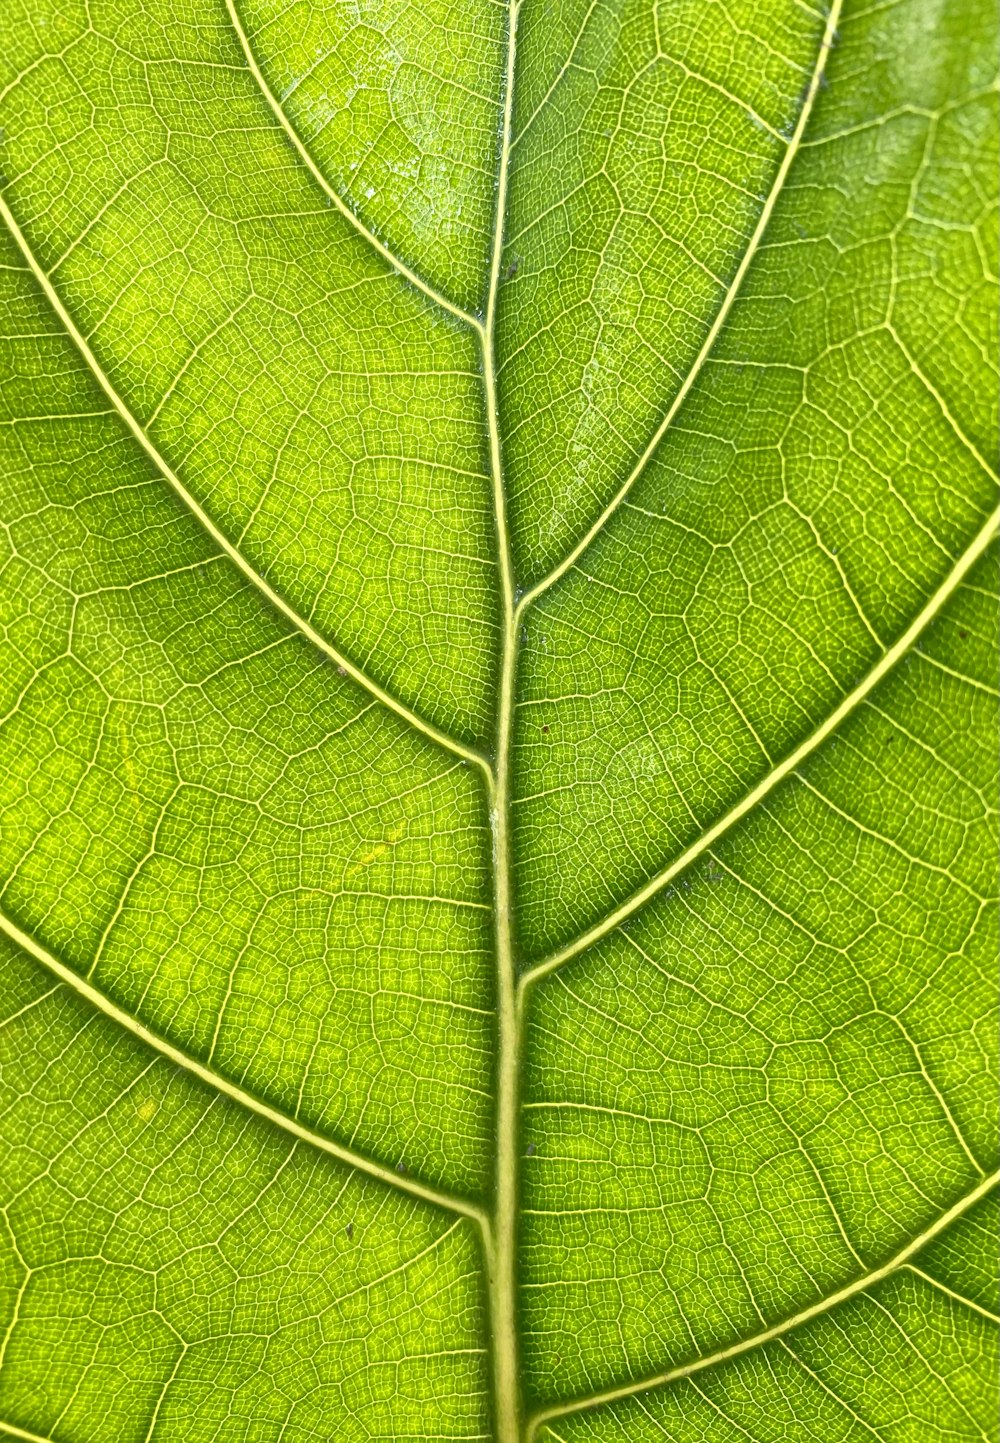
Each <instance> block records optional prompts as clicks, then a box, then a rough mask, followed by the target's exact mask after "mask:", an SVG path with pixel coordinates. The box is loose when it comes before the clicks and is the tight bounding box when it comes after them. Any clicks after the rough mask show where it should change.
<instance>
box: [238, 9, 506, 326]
mask: <svg viewBox="0 0 1000 1443" xmlns="http://www.w3.org/2000/svg"><path fill="white" fill-rule="evenodd" d="M226 9H227V11H228V12H229V19H230V22H231V24H232V27H233V30H234V31H235V32H236V38H237V40H238V41H239V43H240V49H241V50H242V51H243V55H244V57H245V59H246V62H247V68H248V69H249V71H250V73H251V75H252V76H253V78H254V80H255V81H256V82H257V86H258V88H259V89H260V92H261V94H262V95H263V97H264V99H265V101H266V102H267V104H268V107H269V108H270V110H271V112H272V114H273V115H274V118H275V119H276V120H277V122H278V124H279V125H280V127H281V129H282V130H283V131H284V133H285V135H286V136H287V137H288V140H289V141H290V143H291V144H292V146H293V147H294V149H295V152H296V154H297V155H298V157H299V159H300V160H301V161H302V164H303V165H304V166H305V167H306V169H307V170H308V171H309V174H310V175H311V176H312V178H313V180H315V181H316V183H317V185H318V186H319V187H320V189H321V190H322V191H323V193H324V195H326V196H327V197H328V199H329V200H330V203H331V204H332V205H333V206H334V207H335V208H336V209H337V210H338V211H339V212H340V214H341V215H342V216H343V217H344V219H345V220H346V221H348V222H349V223H350V225H351V226H353V228H354V229H355V230H356V231H357V233H358V235H359V236H361V238H362V239H363V240H365V241H367V243H368V244H369V245H370V246H371V247H372V249H373V250H375V251H377V252H378V254H379V255H380V256H381V257H382V259H383V260H384V261H386V262H387V263H388V264H389V265H390V266H391V267H392V269H393V270H394V271H396V272H397V274H398V275H401V276H402V277H403V278H404V280H407V281H409V283H410V285H411V286H413V287H414V288H415V289H416V290H418V291H420V292H421V293H422V294H423V295H425V296H426V297H427V299H428V300H429V301H433V303H434V304H435V305H436V306H439V307H440V308H441V310H443V311H447V312H448V313H449V315H452V316H454V317H455V318H456V320H459V321H461V322H462V323H463V324H464V325H467V326H471V327H472V328H473V329H474V330H477V331H479V330H481V329H482V322H481V321H480V319H479V317H478V316H474V315H473V314H472V313H471V311H466V310H463V309H462V307H461V306H458V305H456V304H455V302H454V301H450V300H449V299H448V297H447V296H445V295H443V294H442V293H441V292H440V291H438V290H436V289H435V288H434V286H432V285H431V284H430V282H429V281H425V280H424V278H423V276H421V275H418V274H417V272H416V271H415V270H413V269H412V267H410V266H408V265H407V264H406V262H405V261H403V260H401V259H400V258H399V256H397V255H395V254H394V253H393V252H392V251H391V250H390V249H389V247H388V246H387V245H386V244H385V243H384V242H383V241H380V240H379V238H378V236H377V235H376V234H375V232H374V231H372V230H369V229H368V227H367V226H366V225H365V223H364V221H362V220H361V219H360V218H359V217H358V216H357V215H355V213H354V211H353V210H352V209H351V207H350V206H349V205H348V204H347V202H346V201H345V200H344V198H343V196H341V195H340V194H339V192H337V191H336V190H334V188H333V186H331V185H330V183H329V181H328V180H327V179H326V176H325V175H324V174H323V172H322V171H321V170H320V168H319V166H318V165H317V164H316V162H315V161H314V160H313V158H312V156H311V155H310V154H309V152H308V150H307V149H306V147H305V145H304V144H303V143H302V140H301V138H300V137H299V134H298V132H297V131H296V130H295V128H294V126H293V125H292V123H291V121H290V120H289V119H288V116H287V115H286V114H285V111H284V108H283V106H282V104H281V102H280V101H279V100H278V97H277V96H276V95H275V94H274V91H273V90H272V89H271V87H270V85H268V83H267V80H266V79H265V78H264V74H263V72H262V70H261V68H260V66H259V65H258V64H257V57H256V56H255V55H254V53H253V50H252V49H251V46H250V37H249V36H248V35H247V33H246V30H245V29H244V28H243V22H242V20H241V19H240V16H239V12H238V11H237V9H236V5H235V0H226Z"/></svg>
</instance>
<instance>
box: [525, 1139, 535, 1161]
mask: <svg viewBox="0 0 1000 1443" xmlns="http://www.w3.org/2000/svg"><path fill="white" fill-rule="evenodd" d="M525 1155H526V1156H527V1157H534V1155H535V1144H534V1143H533V1142H529V1143H528V1151H527V1153H526V1154H525Z"/></svg>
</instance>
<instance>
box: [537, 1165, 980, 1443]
mask: <svg viewBox="0 0 1000 1443" xmlns="http://www.w3.org/2000/svg"><path fill="white" fill-rule="evenodd" d="M998 1183H1000V1172H994V1173H991V1174H990V1176H989V1177H987V1178H984V1179H983V1180H982V1182H980V1183H977V1185H976V1186H975V1187H974V1188H972V1189H971V1190H970V1191H969V1192H967V1193H966V1194H965V1195H964V1196H963V1197H961V1198H959V1199H958V1201H957V1202H956V1203H953V1204H952V1206H951V1207H950V1208H947V1209H946V1210H945V1211H944V1212H943V1213H940V1214H939V1215H938V1217H936V1218H935V1219H934V1221H933V1222H932V1223H931V1224H930V1226H929V1227H927V1228H925V1229H924V1230H923V1232H921V1233H918V1234H917V1236H916V1237H915V1238H912V1239H911V1240H910V1242H908V1243H907V1244H906V1246H905V1247H904V1248H901V1249H900V1250H899V1252H898V1253H896V1254H894V1256H893V1257H891V1258H890V1259H889V1260H888V1262H886V1263H883V1264H882V1266H881V1267H879V1268H873V1269H872V1270H871V1271H870V1272H868V1273H863V1274H862V1275H861V1276H860V1277H858V1278H855V1279H854V1281H853V1282H851V1283H847V1284H846V1285H845V1286H844V1287H842V1288H838V1289H837V1290H836V1291H835V1292H832V1293H828V1294H827V1295H826V1297H825V1298H820V1299H819V1300H818V1301H817V1302H815V1303H811V1304H810V1305H809V1306H808V1307H807V1308H802V1309H800V1311H799V1312H797V1313H793V1314H792V1315H791V1316H790V1317H788V1318H783V1319H782V1320H781V1322H778V1323H774V1324H773V1325H772V1326H771V1327H769V1328H765V1329H763V1330H762V1331H761V1332H759V1333H754V1334H752V1335H751V1336H750V1337H749V1338H741V1339H740V1340H739V1342H736V1343H731V1344H730V1345H729V1346H728V1347H725V1348H719V1349H718V1350H716V1351H715V1352H713V1353H706V1354H705V1355H703V1356H702V1357H700V1358H695V1359H693V1360H692V1361H691V1362H689V1363H682V1364H681V1365H680V1366H678V1367H676V1368H667V1369H665V1370H664V1371H663V1372H662V1373H653V1374H651V1375H650V1376H649V1377H646V1378H639V1379H637V1380H636V1381H635V1382H631V1383H623V1384H622V1385H621V1386H620V1387H617V1388H606V1389H604V1390H602V1391H601V1392H599V1393H591V1394H589V1395H588V1396H587V1397H585V1398H576V1399H574V1400H572V1401H571V1402H569V1403H558V1404H555V1405H554V1406H553V1407H551V1408H543V1409H541V1410H540V1411H539V1412H537V1413H535V1414H534V1415H533V1417H531V1418H530V1419H529V1420H528V1428H527V1437H526V1443H533V1440H534V1439H535V1438H536V1437H537V1435H538V1431H539V1429H541V1428H543V1427H544V1426H545V1425H546V1424H547V1423H550V1422H555V1421H556V1419H558V1418H566V1417H569V1416H571V1415H572V1414H574V1413H584V1412H589V1411H590V1409H592V1408H600V1407H602V1406H603V1405H605V1404H608V1403H617V1402H621V1401H623V1400H624V1399H626V1398H631V1397H634V1396H635V1395H636V1394H637V1393H646V1392H649V1391H650V1389H653V1388H662V1387H665V1386H666V1385H667V1384H669V1383H676V1382H680V1381H681V1379H683V1378H690V1377H691V1376H692V1375H693V1374H695V1373H701V1372H703V1371H704V1370H705V1369H706V1368H711V1367H714V1366H715V1365H716V1364H718V1363H725V1362H728V1361H729V1360H730V1359H731V1358H738V1357H740V1356H741V1354H743V1353H749V1352H751V1351H753V1350H754V1349H756V1348H761V1347H763V1346H764V1345H765V1344H766V1343H770V1342H773V1341H774V1340H775V1339H776V1338H781V1337H783V1336H784V1335H785V1334H786V1333H790V1332H791V1331H792V1329H793V1328H799V1327H801V1326H802V1325H803V1324H804V1323H808V1322H811V1321H812V1319H813V1318H818V1317H822V1315H823V1314H824V1313H828V1312H830V1310H831V1309H833V1308H836V1307H838V1306H839V1305H840V1304H841V1303H845V1302H847V1301H848V1299H850V1298H853V1297H857V1295H858V1294H859V1293H863V1292H867V1291H868V1290H869V1289H870V1288H873V1287H875V1285H876V1284H877V1283H880V1282H883V1281H884V1280H885V1279H886V1278H888V1277H891V1275H892V1274H893V1273H895V1272H898V1271H899V1269H900V1268H903V1267H906V1266H907V1265H908V1264H909V1261H910V1259H911V1258H913V1257H915V1256H916V1254H917V1253H919V1252H920V1251H921V1250H922V1249H923V1248H925V1247H927V1245H928V1243H930V1242H933V1240H934V1239H935V1238H936V1237H938V1236H939V1235H940V1234H941V1233H943V1232H944V1231H945V1230H946V1229H947V1228H949V1227H950V1226H951V1224H952V1223H953V1222H956V1221H957V1220H958V1218H960V1217H962V1215H963V1214H964V1213H967V1212H968V1211H969V1209H970V1208H972V1207H974V1206H975V1205H976V1203H977V1202H980V1201H981V1200H982V1199H983V1198H984V1197H986V1196H987V1195H988V1194H989V1193H990V1192H992V1191H993V1189H994V1188H995V1187H996V1186H997V1184H998Z"/></svg>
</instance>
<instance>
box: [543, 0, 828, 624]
mask: <svg viewBox="0 0 1000 1443" xmlns="http://www.w3.org/2000/svg"><path fill="white" fill-rule="evenodd" d="M842 4H843V0H833V4H832V5H831V6H830V13H829V15H828V16H827V20H826V27H825V29H824V31H823V38H822V39H821V41H820V44H819V51H818V53H817V56H816V63H815V65H814V67H813V72H812V76H811V78H810V81H809V88H808V90H807V91H806V95H805V99H804V100H803V102H802V108H801V109H800V111H799V116H798V120H797V121H796V124H795V129H794V130H793V131H792V134H791V137H790V139H789V141H788V144H787V146H786V148H785V153H784V155H783V156H782V158H781V164H780V165H779V166H778V169H777V173H776V174H775V177H774V180H773V182H772V184H771V189H770V191H769V192H768V196H767V199H766V201H765V202H764V206H763V209H762V210H761V213H760V215H759V217H758V219H757V224H756V226H755V227H754V230H753V234H752V235H751V237H750V240H749V243H748V245H747V248H746V250H745V251H744V253H743V257H742V259H741V261H740V263H739V266H738V267H737V270H736V274H735V276H734V277H733V279H732V281H731V282H730V284H729V289H728V290H727V291H726V294H725V295H724V296H723V298H722V303H721V305H720V306H719V309H718V310H717V311H716V313H715V319H714V320H713V322H712V324H711V326H710V327H709V331H708V334H707V335H706V337H705V339H704V341H703V343H702V346H701V349H700V350H699V352H698V354H697V355H696V356H695V358H694V361H693V362H692V364H691V367H690V369H689V370H688V372H687V374H686V376H685V377H684V380H683V382H682V383H681V385H680V388H679V389H678V391H677V393H676V395H675V396H674V399H673V400H672V401H671V403H670V406H669V408H668V410H667V413H666V415H665V416H664V417H663V419H662V421H661V422H660V424H659V425H658V426H657V428H656V430H655V431H654V432H653V435H652V436H651V438H650V440H649V441H648V442H647V444H646V448H645V450H644V451H643V452H642V455H641V456H640V457H639V459H638V460H637V461H636V463H635V465H634V466H633V467H632V470H631V471H630V472H629V474H628V476H627V477H626V479H625V481H624V482H623V483H622V485H621V486H620V487H619V488H618V490H617V491H616V492H615V494H614V496H612V498H611V500H610V501H609V502H608V504H607V505H606V506H605V508H604V510H603V511H602V512H601V513H600V515H599V516H598V517H597V519H596V521H594V523H593V524H592V525H591V526H590V527H589V528H588V530H587V531H585V532H584V534H583V536H581V538H580V540H579V541H578V542H577V543H576V545H575V546H573V548H572V549H571V550H570V551H568V552H567V553H566V555H565V556H564V557H563V559H562V561H560V562H559V563H558V565H557V566H555V567H553V569H552V570H551V571H550V572H549V573H548V575H547V576H543V577H542V579H541V581H538V582H536V584H535V585H534V586H532V587H530V588H529V589H528V590H527V591H526V592H525V593H524V595H523V596H522V597H521V600H520V603H519V606H518V613H519V618H520V614H521V613H523V612H524V611H525V610H526V609H527V608H528V607H529V606H531V605H532V603H533V602H535V601H537V600H538V598H539V597H540V596H541V595H542V594H543V592H546V591H548V589H549V587H550V586H554V585H555V583H556V582H557V581H559V580H560V579H561V578H562V577H563V576H565V574H566V572H567V571H569V570H570V568H571V567H572V566H575V564H576V562H577V561H578V560H579V559H580V557H581V556H582V555H583V553H584V551H586V549H587V547H588V546H589V545H590V543H591V542H592V541H593V540H595V538H596V537H597V536H598V535H599V534H600V533H601V531H603V529H604V527H605V526H606V525H607V523H608V521H609V520H610V519H611V517H612V516H613V515H614V513H615V512H616V511H617V510H618V507H619V506H620V505H621V503H622V502H623V501H624V500H625V497H626V496H627V495H628V494H629V492H630V491H631V490H632V487H633V486H634V485H635V483H636V482H637V481H638V479H639V477H640V476H641V475H642V473H643V472H644V471H645V469H646V466H647V465H648V464H649V461H650V460H651V458H652V456H653V454H654V452H655V451H656V449H657V447H658V446H659V444H660V442H661V441H662V440H663V437H664V435H665V434H666V432H667V431H668V429H669V428H670V426H671V425H672V424H673V422H674V418H675V417H676V416H677V413H678V412H679V411H680V409H681V407H682V406H683V404H684V402H685V401H686V400H687V397H688V395H689V393H690V391H691V388H692V387H693V386H694V383H695V381H696V380H697V379H698V376H699V375H700V374H701V370H702V367H703V366H704V364H705V362H706V360H707V359H708V356H709V354H710V353H711V351H712V350H713V348H714V346H715V343H716V341H717V340H718V338H719V334H720V332H721V330H722V328H723V326H724V325H725V323H726V320H727V318H728V316H729V313H730V311H731V310H732V308H733V305H734V303H735V301H736V298H737V296H738V295H739V293H740V291H741V289H742V287H743V282H744V280H745V279H746V275H747V272H748V271H749V269H750V266H751V264H752V262H753V259H754V257H755V255H756V254H757V251H758V249H759V247H760V243H761V240H762V239H763V236H764V233H765V231H766V230H767V228H768V226H769V225H770V223H771V216H772V214H773V212H774V208H775V206H776V205H777V202H778V197H779V196H780V195H781V192H782V190H783V189H784V186H785V181H786V180H787V179H788V174H789V171H790V170H791V168H792V164H793V162H794V160H795V157H796V155H797V154H798V152H799V149H800V147H801V144H802V138H803V136H804V134H805V131H806V127H807V125H808V124H809V118H810V116H811V115H812V111H813V106H814V105H815V102H816V96H817V94H818V93H819V88H820V85H821V83H822V80H823V73H824V71H825V69H826V62H827V57H828V56H829V54H830V51H831V49H832V48H833V42H834V37H835V35H836V31H837V25H838V24H839V21H840V11H841V7H842Z"/></svg>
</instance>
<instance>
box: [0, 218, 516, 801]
mask: <svg viewBox="0 0 1000 1443" xmlns="http://www.w3.org/2000/svg"><path fill="white" fill-rule="evenodd" d="M0 216H2V218H3V221H4V224H5V225H6V226H7V229H8V230H9V231H10V234H11V237H12V238H13V240H14V242H15V243H16V245H17V247H18V249H19V250H20V252H21V254H22V255H23V257H24V259H25V262H26V263H27V265H28V268H29V270H30V271H31V273H32V275H33V276H34V277H35V280H36V281H37V283H38V285H39V286H40V287H41V289H42V291H43V292H44V294H45V297H46V299H47V300H48V302H49V304H50V306H51V307H52V309H53V310H54V311H55V313H56V315H57V316H58V317H59V320H60V321H61V323H62V325H63V327H64V328H65V330H66V333H67V335H68V336H69V338H70V340H71V341H72V342H73V344H74V345H75V346H76V349H77V350H78V351H79V353H80V355H81V357H82V358H83V360H84V362H85V364H86V365H87V367H88V369H89V370H90V372H91V374H92V375H93V377H94V379H95V380H96V382H97V383H98V385H99V386H100V388H101V390H102V391H103V392H104V394H105V395H106V396H107V398H108V400H109V401H110V402H111V404H112V406H113V407H114V409H115V411H116V412H117V413H118V415H119V416H120V417H121V419H122V421H124V423H125V425H126V426H127V427H128V429H129V431H130V432H131V433H132V435H133V436H134V437H135V439H136V440H137V441H138V443H139V445H140V446H141V447H142V449H143V451H144V452H145V453H146V455H147V456H148V457H149V459H150V460H151V461H152V463H153V465H154V466H155V467H156V469H157V470H158V471H159V472H160V474H161V475H162V476H163V478H164V479H165V480H166V481H167V482H168V483H169V485H170V487H171V488H172V490H173V491H174V492H175V493H176V494H177V496H179V497H180V499H181V500H182V501H183V502H184V505H185V506H186V507H187V508H188V510H189V511H190V512H191V513H192V515H193V516H194V517H195V518H196V519H197V520H198V521H199V522H200V524H201V525H202V526H203V527H204V529H205V531H206V532H207V533H208V535H209V536H211V538H212V540H213V541H214V542H215V544H216V546H217V547H218V548H219V550H220V551H221V552H223V553H224V554H225V555H226V556H227V557H228V558H229V560H230V561H232V562H233V564H234V565H235V566H236V567H237V568H238V570H239V571H240V572H241V574H242V575H243V576H245V577H246V579H247V580H248V581H249V582H250V583H251V584H252V585H253V586H254V587H255V588H256V589H257V590H258V591H259V592H260V593H261V594H262V595H263V596H264V597H266V598H267V600H268V601H269V602H270V604H271V605H272V606H273V607H274V608H275V610H277V611H279V612H280V613H281V615H282V616H283V617H284V618H285V619H286V621H289V622H290V623H291V624H292V626H293V627H294V628H295V630H296V631H298V632H300V633H301V634H302V635H303V636H304V637H306V639H307V640H308V641H310V642H311V643H312V645H313V646H314V647H316V649H317V651H321V652H322V653H323V654H324V655H325V656H327V657H329V659H330V660H331V661H333V662H335V663H336V665H337V666H338V667H339V668H340V669H341V671H343V672H345V673H346V674H347V675H348V676H349V677H350V678H351V679H352V681H355V682H356V683H357V684H358V686H361V687H363V688H364V689H365V691H367V692H368V693H369V695H371V696H373V697H375V699H376V700H377V701H379V702H381V703H382V705H383V706H384V707H386V708H387V709H388V710H389V711H391V712H394V713H395V714H396V716H398V717H399V718H400V719H401V720H402V721H404V722H406V723H407V725H408V726H410V727H412V728H413V729H414V730H415V731H418V732H420V733H421V734H422V735H423V736H425V737H427V739H428V740H429V741H432V742H436V743H437V745H438V746H441V747H444V748H445V749H446V750H447V751H450V752H453V753H454V754H455V755H456V756H459V757H461V758H462V759H463V760H464V761H467V762H471V763H473V764H474V765H475V766H477V767H480V768H481V769H483V770H484V771H485V772H486V773H487V775H488V776H489V775H490V765H489V762H488V760H487V758H486V757H485V756H484V755H483V754H482V753H481V752H479V751H477V750H476V749H475V748H474V747H468V746H466V745H465V744H464V743H463V742H460V741H458V739H457V738H456V737H453V736H450V735H449V734H448V733H447V732H445V731H442V730H441V728H440V727H436V726H435V725H434V724H433V722H430V721H428V720H427V719H426V718H425V717H422V716H419V715H418V714H417V713H416V712H414V711H412V710H411V709H410V708H409V707H408V706H407V705H406V704H405V702H402V701H400V700H399V698H398V697H395V696H393V695H392V694H391V692H388V691H386V689H385V688H384V687H382V686H380V685H379V683H378V682H377V681H375V679H374V678H373V677H370V676H369V675H368V674H367V672H365V671H363V670H362V669H361V667H359V666H357V665H356V664H355V663H354V662H353V661H351V660H350V658H349V657H347V656H346V655H345V654H344V653H343V652H342V651H340V650H338V648H337V647H335V646H333V645H332V644H331V643H330V642H329V641H327V639H326V637H325V636H323V635H322V634H321V633H320V632H318V631H317V630H316V628H315V627H314V626H313V625H312V624H311V623H310V622H308V621H307V620H306V619H305V617H304V616H301V615H300V614H299V613H298V612H297V611H296V610H295V608H294V607H293V606H291V605H290V604H289V602H287V601H286V600H285V598H284V597H283V596H282V595H281V594H280V592H278V591H275V589H274V587H273V586H271V585H270V583H269V582H267V581H265V580H264V578H263V576H261V575H260V573H259V572H258V571H255V570H254V568H253V567H252V566H251V565H250V563H249V561H248V560H247V559H246V557H245V556H244V555H243V553H242V552H241V551H240V550H239V549H238V548H237V547H236V546H234V545H233V543H232V542H231V541H230V540H229V539H228V537H226V536H225V535H224V534H223V532H222V531H220V530H219V528H218V527H217V526H216V524H215V522H214V521H213V520H212V519H211V517H210V516H209V515H208V513H207V512H206V511H205V510H204V509H203V508H202V506H201V505H200V504H199V503H198V501H197V500H196V499H195V497H194V496H193V495H192V494H191V492H190V491H188V489H187V487H186V486H185V485H184V483H183V481H182V480H181V479H180V477H179V476H178V475H177V473H176V472H175V471H174V469H173V467H172V466H171V465H170V463H169V462H168V461H167V459H166V457H165V456H163V455H162V454H161V453H160V451H159V450H158V449H157V447H156V446H155V445H154V444H153V442H152V441H151V440H150V438H149V436H148V435H147V434H146V431H145V429H144V427H143V426H142V424H141V423H140V422H139V420H138V418H137V417H136V416H135V415H134V414H133V413H132V411H131V410H130V409H129V407H128V406H127V405H126V403H125V400H124V399H123V397H122V396H121V395H119V393H118V391H117V390H116V389H115V387H114V385H113V383H112V381H111V378H110V376H108V374H107V373H106V371H105V370H104V368H103V367H102V366H101V363H100V361H98V359H97V357H96V356H95V354H94V352H93V351H92V350H91V347H90V345H89V343H88V341H87V339H86V337H85V336H84V335H83V333H82V331H80V329H79V328H78V326H77V325H76V322H75V321H74V320H73V318H72V316H71V315H70V313H69V311H68V310H67V309H66V307H65V305H64V304H63V302H62V298H61V297H60V295H59V293H58V291H57V290H56V288H55V286H54V285H53V284H52V282H51V280H50V279H49V276H48V275H47V274H46V272H45V270H44V269H43V268H42V266H41V264H40V262H39V260H38V257H37V256H36V255H35V253H34V251H33V250H32V248H31V246H30V245H29V244H28V241H27V238H26V236H25V235H24V233H23V231H22V230H21V228H20V226H19V225H18V223H17V221H16V219H15V217H14V215H13V213H12V212H11V210H10V207H9V206H8V205H7V202H6V201H5V200H4V199H3V198H2V197H0Z"/></svg>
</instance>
